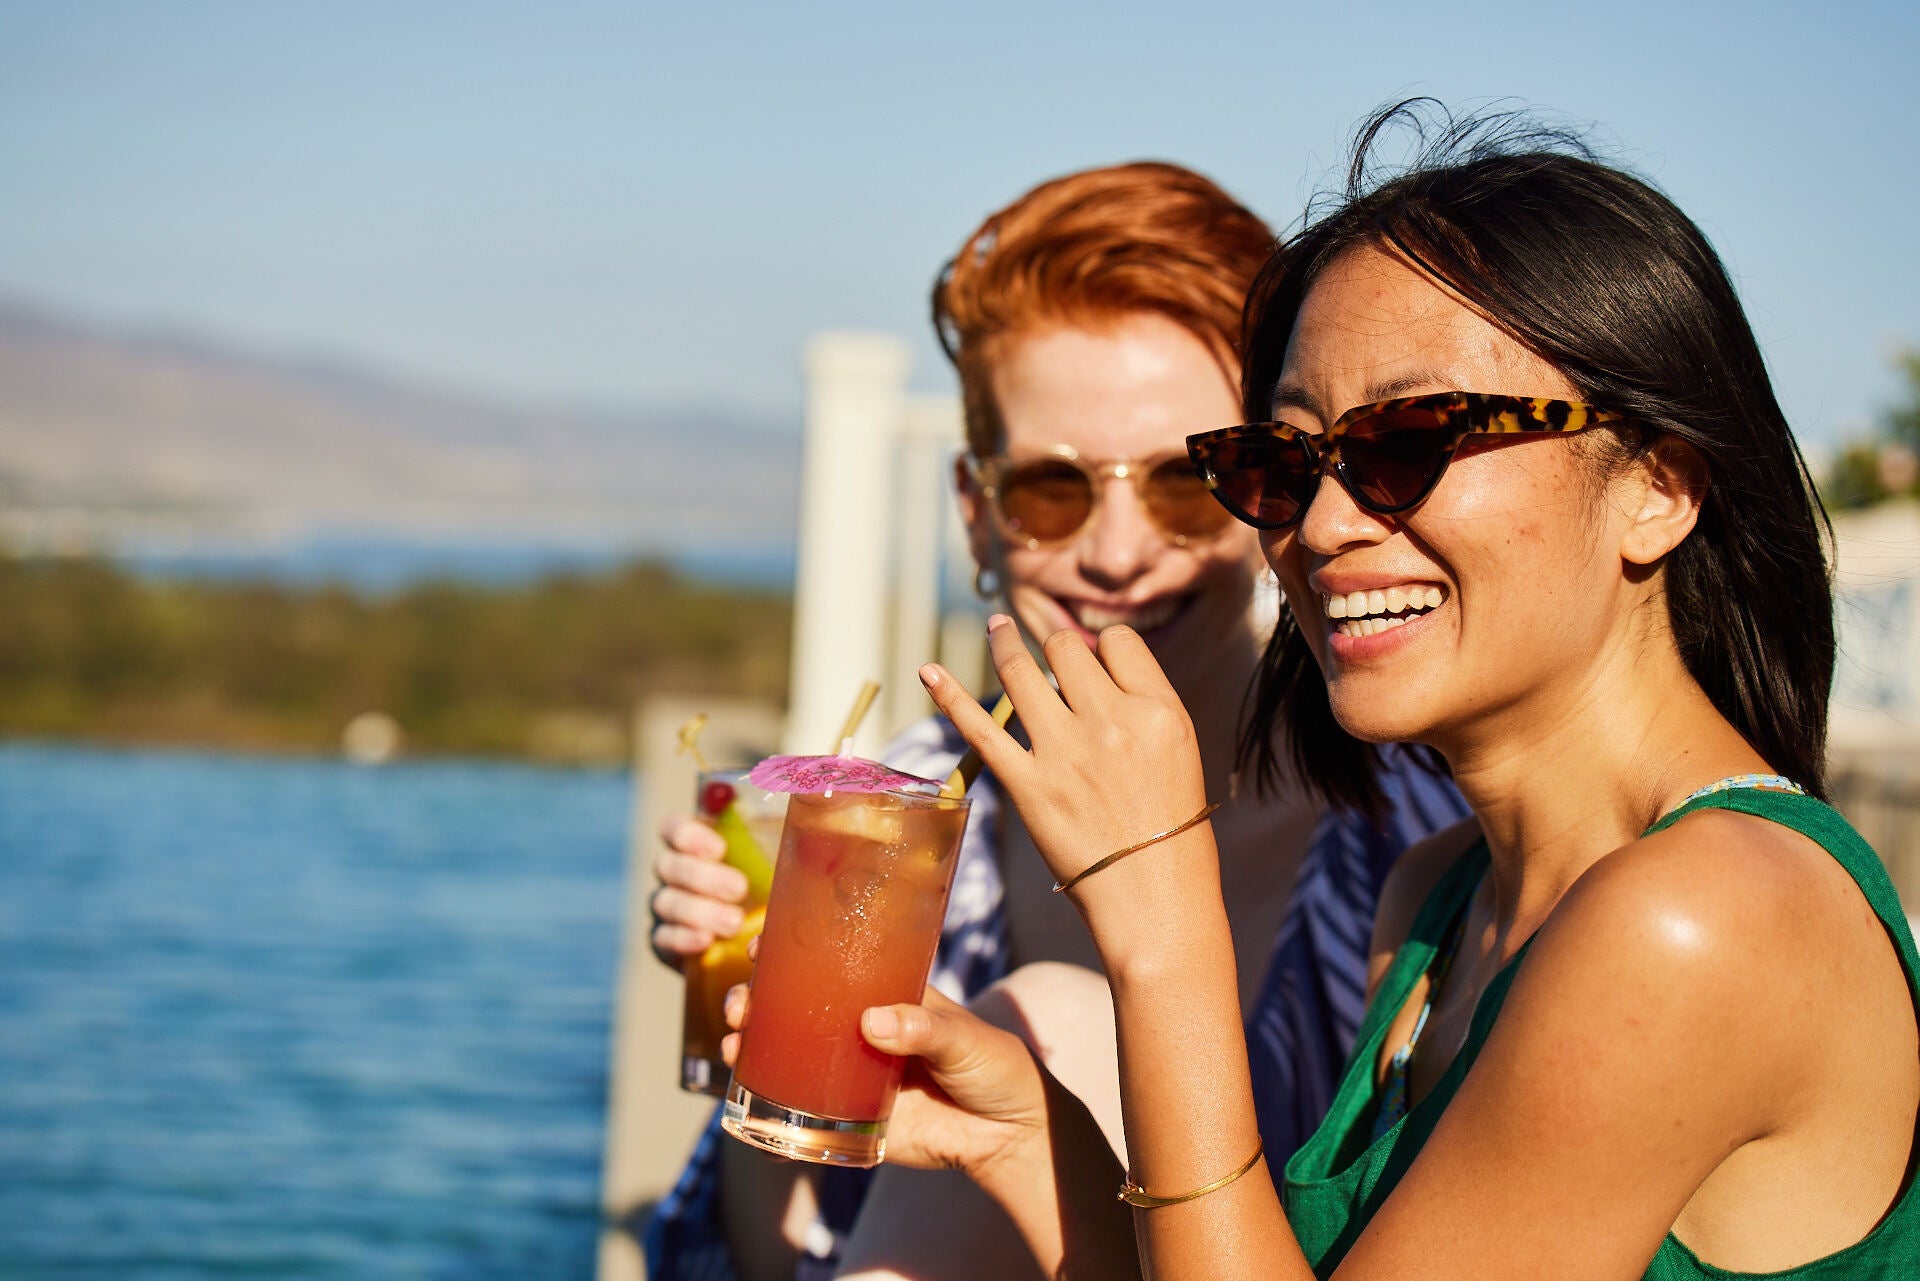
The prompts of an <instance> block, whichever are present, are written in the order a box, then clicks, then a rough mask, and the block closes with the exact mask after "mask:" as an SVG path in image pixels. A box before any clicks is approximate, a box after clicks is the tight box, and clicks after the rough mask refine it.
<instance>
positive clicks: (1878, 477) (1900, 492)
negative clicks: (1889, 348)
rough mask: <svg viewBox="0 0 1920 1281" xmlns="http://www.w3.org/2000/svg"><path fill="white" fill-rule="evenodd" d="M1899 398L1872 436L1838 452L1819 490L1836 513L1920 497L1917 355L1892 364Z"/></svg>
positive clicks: (1911, 353) (1909, 353) (1919, 376)
mask: <svg viewBox="0 0 1920 1281" xmlns="http://www.w3.org/2000/svg"><path fill="white" fill-rule="evenodd" d="M1894 367H1895V368H1896V369H1897V370H1898V371H1899V374H1900V378H1901V383H1902V387H1901V399H1900V401H1899V402H1897V403H1896V404H1893V405H1891V406H1889V407H1888V408H1887V409H1885V410H1884V411H1882V413H1881V414H1880V419H1879V421H1878V422H1877V423H1876V424H1875V427H1876V431H1875V432H1874V434H1873V435H1872V436H1870V437H1869V438H1867V439H1865V440H1855V441H1850V442H1849V443H1847V444H1846V445H1845V446H1843V447H1842V448H1841V450H1840V456H1839V457H1838V458H1836V459H1835V460H1834V463H1833V466H1832V468H1830V469H1829V470H1828V472H1827V476H1826V481H1825V483H1824V484H1822V485H1821V487H1820V493H1821V497H1822V498H1824V499H1825V500H1826V503H1827V506H1828V507H1830V508H1833V509H1834V510H1836V511H1845V510H1853V509H1857V508H1861V507H1871V506H1873V505H1874V504H1875V503H1881V502H1885V501H1886V500H1887V499H1889V498H1902V497H1905V498H1920V351H1914V350H1908V351H1905V352H1902V353H1901V354H1900V355H1899V356H1897V357H1896V358H1895V360H1894Z"/></svg>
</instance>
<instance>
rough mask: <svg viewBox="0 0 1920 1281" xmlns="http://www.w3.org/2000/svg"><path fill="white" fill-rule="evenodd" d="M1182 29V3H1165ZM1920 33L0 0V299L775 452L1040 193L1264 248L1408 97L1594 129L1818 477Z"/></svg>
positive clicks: (937, 384) (1878, 302)
mask: <svg viewBox="0 0 1920 1281" xmlns="http://www.w3.org/2000/svg"><path fill="white" fill-rule="evenodd" d="M1182 8H1184V6H1182ZM1916 65H1920V4H1914V3H1912V0H1901V2H1898V3H1895V2H1891V0H1886V2H1870V3H1857V4H1849V5H1834V4H1820V5H1816V4H1780V3H1770V4H1766V5H1758V4H1751V3H1724V4H1722V3H1709V4H1690V3H1685V2H1677V3H1676V2H1674V0H1667V2H1665V3H1645V2H1643V0H1622V2H1610V3H1605V4H1575V5H1566V6H1555V7H1554V8H1553V9H1552V10H1551V11H1549V10H1548V9H1547V8H1546V7H1545V6H1535V5H1523V4H1519V3H1493V2H1492V0H1459V2H1456V3H1452V4H1446V5H1440V4H1433V3H1431V0H1428V2H1426V3H1418V4H1406V3H1398V2H1396V0H1380V2H1375V3H1364V4H1353V5H1330V4H1300V3H1295V4H1284V3H1271V2H1270V3H1265V4H1235V5H1222V6H1213V7H1208V8H1206V9H1205V12H1204V13H1203V14H1201V15H1200V16H1194V15H1191V14H1185V13H1177V12H1176V7H1175V6H1174V5H1172V4H1170V3H1166V2H1165V0H1161V2H1160V3H1156V4H1142V3H1134V2H1132V0H1114V2H1111V3H1106V4H1099V5H1094V4H1084V5H1072V6H1065V5H1046V4H1040V3H1035V4H1031V5H1030V4H1024V3H1002V2H1000V0H990V2H987V3H970V4H966V5H950V6H931V5H916V4H901V3H897V2H893V3H874V4H858V5H855V4H840V5H796V4H787V5H754V4H738V3H736V4H729V5H695V4H691V3H688V4H667V3H662V2H661V0H643V3H642V4H641V5H639V6H638V7H635V6H633V5H611V4H607V5H601V4H573V5H567V4H543V5H537V6H536V5H534V4H531V3H526V4H517V5H507V4H497V3H483V2H479V0H462V2H460V3H412V4H398V3H382V4H373V3H344V2H343V3H325V4H322V3H317V2H315V3H295V2H293V0H287V2H283V3H272V4H257V3H250V2H247V0H229V2H227V3H203V2H197V0H172V2H170V3H164V4H163V3H110V2H106V0H72V2H66V0H0V292H7V293H11V294H15V295H20V296H24V297H26V298H28V299H31V300H35V301H38V302H41V303H44V304H47V305H49V306H52V307H55V308H58V309H62V310H67V311H71V312H73V313H75V314H77V315H80V316H82V317H85V318H93V319H98V320H104V321H109V322H115V323H119V322H131V323H137V324H154V325H160V326H164V327H171V328H177V329H179V330H182V331H185V332H187V333H191V334H197V335H200V336H203V337H205V338H209V339H212V340H215V341H219V342H231V343H236V344H240V345H243V346H245V347H247V348H250V349H253V350H257V351H262V352H267V353H271V354H279V355H293V356H302V357H320V358H326V359H334V360H340V361H345V362H348V363H353V364H363V365H366V366H370V367H372V368H374V369H376V370H384V371H389V372H392V373H396V374H400V375H404V376H409V377H421V378H425V379H427V380H430V381H433V382H436V383H440V384H445V385H450V386H453V387H459V388H466V389H470V390H478V391H481V392H485V393H490V394H498V395H502V396H506V397H511V398H514V399H520V400H530V401H543V402H558V403H566V404H597V405H650V404H663V403H664V404H686V403H697V404H703V405H718V406H737V407H741V408H745V409H748V410H753V411H756V412H769V413H774V414H779V415H782V416H785V417H795V416H797V412H798V401H799V388H800V383H799V373H798V356H797V353H798V350H799V347H800V344H801V343H802V342H803V341H804V339H805V337H806V335H807V334H809V333H810V332H812V331H814V330H817V329H821V328H826V327H871V328H880V329H888V330H893V331H895V332H898V333H901V334H903V335H907V336H909V337H911V338H912V340H913V342H914V344H915V351H916V353H917V362H918V373H917V374H916V379H917V381H918V382H919V384H920V385H921V386H922V387H924V388H928V389H937V388H941V387H945V386H947V385H949V384H948V379H947V375H946V372H945V370H944V369H943V368H942V367H941V366H940V364H939V357H938V355H937V353H936V350H935V348H934V347H933V346H932V344H931V341H930V340H929V339H928V338H927V337H926V335H925V332H924V331H925V321H924V311H925V302H924V300H925V292H926V286H927V283H928V281H929V279H930V277H931V275H932V273H933V270H934V268H935V267H936V265H937V264H938V263H940V262H941V261H942V260H943V259H944V258H945V257H946V256H947V255H948V254H949V253H951V252H952V251H953V249H954V248H955V247H957V245H958V243H959V241H960V239H961V237H962V236H963V235H964V234H965V232H966V231H968V230H969V229H970V228H971V227H972V226H973V224H974V223H975V222H976V221H977V219H978V218H979V217H980V216H981V215H982V214H984V213H985V212H986V211H988V210H989V209H991V208H993V207H995V206H997V205H999V204H1001V203H1003V202H1004V201H1005V200H1007V199H1009V198H1011V197H1012V196H1014V195H1015V194H1017V193H1018V192H1020V191H1022V190H1024V189H1025V188H1026V187H1028V186H1030V185H1032V184H1033V183H1034V182H1036V181H1038V180H1039V179H1041V178H1043V177H1046V176H1049V175H1052V174H1055V173H1058V172H1061V171H1063V170H1066V169H1070V168H1077V167H1081V166H1085V165H1090V164H1097V163H1103V162H1109V161H1118V160H1124V159H1133V158H1139V157H1159V158H1167V159H1174V160H1179V161H1182V162H1184V163H1187V164H1191V165H1193V166H1195V167H1198V168H1200V169H1202V170H1204V171H1206V172H1208V173H1210V174H1211V175H1213V176H1214V177H1215V178H1217V179H1218V180H1220V181H1221V182H1222V183H1223V184H1225V185H1226V186H1227V187H1228V188H1229V189H1231V190H1232V191H1234V192H1235V193H1236V194H1238V195H1239V196H1241V198H1243V199H1244V200H1246V201H1247V202H1248V203H1249V204H1251V205H1252V206H1253V207H1254V208H1256V209H1257V210H1259V211H1260V212H1261V213H1263V214H1265V215H1266V216H1267V217H1268V218H1269V219H1270V220H1272V221H1274V222H1275V223H1277V224H1282V225H1284V224H1286V223H1288V222H1290V221H1292V220H1294V219H1295V218H1297V216H1298V214H1299V212H1300V210H1301V207H1302V205H1303V202H1304V200H1305V198H1306V197H1307V196H1308V195H1310V194H1311V193H1312V192H1313V191H1314V190H1316V189H1317V188H1318V187H1319V186H1320V185H1321V184H1322V183H1323V182H1326V181H1330V180H1331V178H1332V177H1333V175H1334V173H1335V171H1336V170H1337V168H1338V165H1339V162H1340V160H1341V157H1342V155H1343V151H1344V143H1345V140H1346V138H1347V136H1348V134H1349V132H1350V130H1351V129H1352V127H1353V125H1354V123H1355V122H1356V121H1357V120H1359V119H1360V118H1361V117H1362V116H1363V115H1365V114H1366V112H1367V111H1368V110H1369V109H1370V108H1372V107H1373V106H1375V105H1377V104H1379V103H1381V102H1384V101H1387V100H1390V99H1393V98H1396V97H1398V96H1401V95H1404V94H1407V93H1412V92H1425V93H1431V94H1434V95H1436V96H1438V97H1440V98H1442V99H1444V100H1446V101H1448V102H1450V103H1455V104H1473V103H1478V102H1484V101H1486V100H1488V99H1491V98H1512V99H1517V100H1518V101H1519V102H1521V103H1524V104H1528V105H1532V106H1535V107H1538V108H1543V109H1548V110H1551V111H1552V112H1554V113H1556V114H1557V115H1558V116H1559V117H1560V118H1563V119H1571V120H1574V121H1578V122H1583V123H1589V124H1592V125H1594V126H1596V132H1595V135H1594V136H1595V137H1596V139H1597V140H1598V141H1599V142H1600V143H1601V144H1602V145H1603V146H1604V147H1606V148H1608V149H1609V151H1610V154H1612V155H1613V156H1614V157H1615V158H1617V159H1619V160H1622V161H1624V162H1626V163H1628V164H1629V165H1631V166H1633V167H1634V168H1636V169H1637V170H1638V171H1640V172H1641V173H1643V174H1646V175H1648V176H1650V177H1652V178H1653V179H1655V180H1656V181H1657V182H1659V183H1660V184H1661V185H1662V186H1663V187H1664V188H1665V189H1666V190H1667V191H1668V192H1669V193H1670V194H1671V195H1673V196H1674V197H1675V198H1676V199H1677V200H1678V202H1679V203H1680V205H1681V207H1682V208H1684V209H1686V210H1687V211H1688V212H1689V213H1691V214H1692V215H1693V216H1694V217H1695V218H1696V219H1697V220H1699V221H1700V222H1701V224H1702V225H1703V226H1704V227H1705V228H1706V230H1707V232H1708V234H1709V235H1710V236H1711V237H1712V238H1713V240H1714V242H1715V243H1716V244H1717V245H1718V247H1719V249H1720V251H1721V252H1722V254H1723V255H1724V256H1725V257H1726V259H1727V261H1728V263H1729V265H1730V267H1731V268H1732V270H1733V272H1734V274H1735V277H1736V279H1737V280H1738V282H1739V283H1740V286H1741V289H1742V292H1743V295H1744V297H1745V299H1746V301H1747V305H1748V308H1749V311H1750V314H1751V315H1752V317H1753V320H1754V322H1755V326H1756V328H1757V329H1758V331H1759V334H1760V337H1761V340H1762V342H1763V344H1764V346H1765V348H1766V350H1767V353H1768V357H1769V359H1770V361H1771V362H1772V366H1773V369H1774V373H1775V377H1776V380H1777V383H1778V385H1779V387H1780V390H1781V393H1782V398H1783V400H1784V402H1785V404H1786V407H1787V410H1788V413H1789V415H1790V416H1791V417H1792V419H1793V420H1794V422H1795V423H1796V425H1797V426H1798V427H1799V428H1800V430H1801V432H1802V434H1803V436H1805V437H1806V438H1807V439H1808V440H1809V441H1810V442H1812V443H1815V444H1819V443H1821V442H1825V441H1828V440H1831V439H1833V438H1835V437H1836V436H1837V435H1838V434H1841V433H1845V432H1849V431H1853V430H1858V429H1859V428H1860V427H1862V426H1863V425H1864V424H1865V423H1866V421H1867V420H1868V419H1869V417H1870V416H1871V415H1872V414H1873V413H1874V411H1875V409H1876V408H1877V407H1878V405H1880V404H1881V403H1883V402H1884V401H1885V400H1886V399H1888V398H1889V397H1890V396H1892V394H1893V393H1894V390H1895V386H1894V382H1893V378H1892V376H1891V374H1890V372H1889V371H1888V366H1887V359H1888V355H1889V353H1890V351H1891V350H1892V349H1893V347H1894V346H1895V345H1896V344H1897V343H1899V342H1902V341H1907V342H1920V254H1917V253H1916V252H1915V249H1914V243H1913V239H1914V238H1913V232H1914V228H1915V225H1916V218H1915V213H1914V210H1915V208H1916V203H1917V198H1920V164H1916V155H1920V153H1917V152H1916V150H1915V144H1914V142H1913V139H1914V138H1916V137H1920V95H1917V94H1916V91H1915V89H1914V85H1913V68H1914V67H1915V66H1916Z"/></svg>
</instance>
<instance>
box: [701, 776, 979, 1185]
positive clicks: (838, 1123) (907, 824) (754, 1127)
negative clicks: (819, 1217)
mask: <svg viewBox="0 0 1920 1281" xmlns="http://www.w3.org/2000/svg"><path fill="white" fill-rule="evenodd" d="M968 808H969V802H968V801H967V800H966V799H965V798H958V799H954V798H948V797H943V796H939V795H935V794H932V793H931V792H930V791H929V792H926V793H921V792H910V791H901V792H870V793H852V792H838V793H833V794H830V795H811V796H810V795H795V796H793V797H792V798H790V800H789V802H788V806H787V823H786V828H785V829H784V830H783V831H782V833H781V836H780V857H779V862H778V865H777V867H776V870H775V872H774V880H773V895H772V898H771V899H770V900H769V901H768V903H767V920H766V928H765V930H764V932H763V933H762V935H761V939H760V963H759V966H758V968H757V969H756V970H755V971H754V976H753V1000H752V1002H751V1003H750V1004H749V1006H748V1009H747V1021H746V1025H745V1026H744V1027H743V1028H742V1029H741V1037H740V1053H739V1056H738V1058H737V1059H736V1060H735V1062H734V1069H733V1083H732V1086H731V1087H730V1088H729V1089H728V1091H727V1103H726V1109H725V1112H724V1113H723V1115H722V1117H721V1125H722V1126H724V1127H725V1129H726V1130H727V1132H728V1133H729V1134H732V1135H733V1136H734V1137H736V1138H739V1139H742V1140H744V1141H745V1142H747V1143H751V1144H753V1145H754V1146H756V1147H761V1148H765V1149H767V1150H768V1151H770V1152H775V1153H778V1154H779V1155H781V1156H785V1157H793V1158H795V1159H797V1160H802V1161H817V1162H820V1163H822V1164H827V1165H852V1166H871V1165H878V1164H879V1163H880V1161H881V1158H882V1157H883V1156H884V1155H885V1151H886V1134H887V1118H888V1117H889V1116H891V1115H892V1113H893V1100H894V1096H895V1095H896V1094H898V1093H899V1090H900V1074H901V1071H902V1068H903V1066H904V1060H902V1059H900V1058H897V1057H895V1056H894V1055H890V1054H882V1053H880V1052H879V1051H878V1050H876V1049H874V1048H873V1047H872V1046H870V1045H868V1044H867V1043H866V1041H865V1040H863V1039H862V1038H861V1036H860V1014H861V1012H862V1011H863V1010H865V1009H866V1008H867V1007H868V1006H873V1005H892V1004H896V1003H898V1002H902V1001H918V1000H920V998H921V994H922V993H923V991H924V990H925V987H926V982H927V974H928V972H929V971H930V970H931V969H932V968H933V953H934V948H935V946H936V945H937V944H938V943H939V941H940V922H941V919H942V918H943V917H944V916H945V914H946V908H947V893H948V891H949V890H950V889H952V887H953V871H954V866H955V864H956V863H957V862H958V861H959V854H960V835H961V833H962V832H963V831H964V830H965V829H966V823H967V811H968Z"/></svg>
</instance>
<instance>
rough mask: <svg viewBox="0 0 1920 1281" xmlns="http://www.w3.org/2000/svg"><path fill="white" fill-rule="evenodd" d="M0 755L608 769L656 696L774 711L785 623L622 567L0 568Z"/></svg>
mask: <svg viewBox="0 0 1920 1281" xmlns="http://www.w3.org/2000/svg"><path fill="white" fill-rule="evenodd" d="M0 620H3V621H0V734H8V735H33V736H61V737H86V738H92V739H102V740H110V741H126V742H147V743H154V742H164V743H191V744H204V745H212V746H221V747H230V748H240V749H267V750H291V751H333V750H337V749H338V747H339V743H340V735H341V731H342V728H343V727H344V726H345V725H346V724H347V722H348V721H349V720H351V719H352V718H353V717H354V716H356V715H358V714H360V713H362V712H367V711H379V712H384V713H387V714H388V715H391V716H392V717H394V718H395V719H396V720H397V721H398V722H399V724H400V727H401V729H402V731H403V732H404V734H405V736H406V744H407V749H408V750H409V751H423V752H429V753H481V754H494V755H517V756H533V757H537V758H540V757H544V758H550V759H575V760H599V761H608V760H612V759H617V758H618V757H619V756H620V755H621V754H623V753H624V752H625V750H626V739H627V734H628V725H629V721H630V719H631V713H632V709H633V706H634V704H635V702H636V701H637V700H638V699H639V698H641V697H642V696H643V695H645V694H648V693H650V692H653V691H666V690H672V691H675V692H679V693H695V694H700V693H711V694H714V695H716V696H719V695H739V696H751V697H765V698H771V699H776V700H784V698H785V696H786V678H787V645H788V637H789V633H790V623H791V602H790V600H789V599H788V598H787V597H786V596H785V595H784V594H778V593H772V592H755V591H746V590H737V589H725V588H717V587H712V586H707V585H703V584H700V583H696V582H691V581H688V580H685V579H683V578H681V577H679V576H678V575H676V574H675V573H674V572H673V571H671V570H670V569H667V568H666V567H664V566H661V565H659V564H656V563H652V562H639V563H635V564H632V565H629V566H626V567H624V568H621V569H618V570H615V571H611V572H608V573H604V574H595V575H557V576H553V577H548V578H545V579H541V580H539V581H537V582H533V583H528V584H522V585H516V586H506V587H493V586H482V585H474V584H467V583H451V582H446V583H423V584H420V585H418V586H414V587H412V588H409V589H407V590H404V591H401V592H398V593H396V594H392V595H384V596H374V595H367V594H362V593H359V592H355V591H352V590H350V589H347V588H344V587H339V586H317V587H296V586H288V585H281V584H272V583H261V582H245V583H241V582H197V581H186V582H180V581H153V580H149V579H144V578H140V577H137V576H135V575H132V574H129V573H127V572H125V571H123V570H121V569H119V568H117V567H116V566H114V565H113V564H111V563H108V562H106V561H102V560H96V559H72V558H57V559H46V558H23V557H17V556H11V555H8V554H6V553H5V552H4V550H0Z"/></svg>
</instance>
